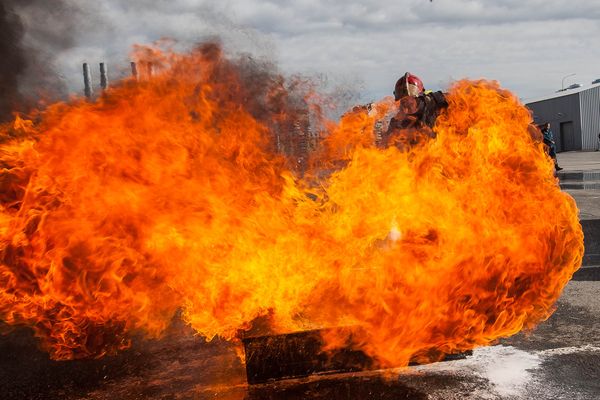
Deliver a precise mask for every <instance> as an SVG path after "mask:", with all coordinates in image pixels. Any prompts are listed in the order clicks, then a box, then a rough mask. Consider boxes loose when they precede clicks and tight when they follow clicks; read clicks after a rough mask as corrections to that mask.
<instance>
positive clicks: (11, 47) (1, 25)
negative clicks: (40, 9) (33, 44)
mask: <svg viewBox="0 0 600 400" xmlns="http://www.w3.org/2000/svg"><path fill="white" fill-rule="evenodd" d="M8 3H10V2H7V1H2V2H0V122H1V121H5V120H7V119H10V116H11V111H12V110H13V109H15V108H17V107H18V104H19V103H20V102H21V101H22V99H21V96H20V95H19V78H20V77H21V75H22V74H23V71H24V69H25V67H26V65H27V63H26V61H25V56H24V53H23V48H22V44H21V40H22V38H23V24H22V23H21V20H20V18H19V16H18V15H16V14H15V13H14V12H13V10H12V7H11V5H10V4H8Z"/></svg>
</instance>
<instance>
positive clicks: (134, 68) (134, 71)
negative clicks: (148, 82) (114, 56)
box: [131, 61, 138, 79]
mask: <svg viewBox="0 0 600 400" xmlns="http://www.w3.org/2000/svg"><path fill="white" fill-rule="evenodd" d="M131 76H132V77H133V78H134V79H137V78H138V70H137V65H136V64H135V62H134V61H132V62H131Z"/></svg>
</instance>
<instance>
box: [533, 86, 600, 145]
mask: <svg viewBox="0 0 600 400" xmlns="http://www.w3.org/2000/svg"><path fill="white" fill-rule="evenodd" d="M594 82H596V83H593V84H592V85H591V86H587V87H576V86H575V85H572V86H573V89H566V90H562V91H559V92H557V93H554V94H552V95H549V96H545V97H541V98H537V99H532V100H528V102H527V103H526V104H525V105H526V106H527V107H528V108H529V109H530V110H531V111H532V113H533V120H534V122H535V123H537V124H541V123H544V122H549V123H550V129H552V132H553V133H554V140H555V141H556V147H557V151H573V150H590V151H591V150H596V148H597V146H598V144H597V143H598V134H599V133H600V82H597V81H594Z"/></svg>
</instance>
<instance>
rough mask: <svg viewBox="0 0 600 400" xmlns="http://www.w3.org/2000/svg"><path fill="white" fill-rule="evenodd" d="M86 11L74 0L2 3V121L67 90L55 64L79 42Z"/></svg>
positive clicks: (28, 0)
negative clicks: (80, 28)
mask: <svg viewBox="0 0 600 400" xmlns="http://www.w3.org/2000/svg"><path fill="white" fill-rule="evenodd" d="M81 14H82V11H81V10H80V9H79V7H78V6H77V5H76V4H75V3H74V2H72V1H69V0H55V1H44V0H2V2H0V59H1V60H2V63H1V64H0V75H1V76H0V90H1V93H2V94H1V96H0V120H7V119H10V118H12V111H25V110H26V109H27V108H29V107H31V106H34V105H37V104H38V103H39V102H40V101H48V100H55V99H57V98H60V97H63V96H65V95H66V87H65V82H64V79H63V77H62V76H61V75H60V74H59V72H58V71H57V68H56V67H55V65H54V64H55V60H56V59H57V57H59V56H60V54H62V52H64V51H65V50H67V49H69V48H71V47H72V46H74V45H75V42H74V38H75V37H76V36H77V25H78V21H80V20H81V18H80V16H81Z"/></svg>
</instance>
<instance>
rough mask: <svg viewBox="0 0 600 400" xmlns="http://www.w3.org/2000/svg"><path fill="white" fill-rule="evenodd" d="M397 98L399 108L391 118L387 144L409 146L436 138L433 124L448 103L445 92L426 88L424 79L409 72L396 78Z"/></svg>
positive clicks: (400, 147)
mask: <svg viewBox="0 0 600 400" xmlns="http://www.w3.org/2000/svg"><path fill="white" fill-rule="evenodd" d="M394 100H395V101H397V102H399V111H398V113H397V114H396V115H395V116H394V117H393V118H392V119H391V121H390V124H389V127H388V130H387V132H386V134H385V135H384V140H383V144H384V146H391V145H393V146H396V147H398V148H399V149H401V150H409V149H410V148H411V147H413V146H415V145H416V144H418V143H420V142H422V141H424V140H427V139H429V138H434V137H435V133H434V132H433V130H432V128H433V126H434V125H435V120H436V119H437V117H438V115H439V114H440V112H441V111H442V110H443V109H445V108H446V107H448V101H447V100H446V96H445V95H444V93H442V92H440V91H438V92H432V91H430V90H428V91H425V87H424V86H423V82H422V81H421V80H420V79H419V78H418V77H417V76H415V75H412V74H411V73H410V72H407V73H405V74H404V76H402V77H401V78H400V79H398V81H397V82H396V86H395V88H394Z"/></svg>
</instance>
